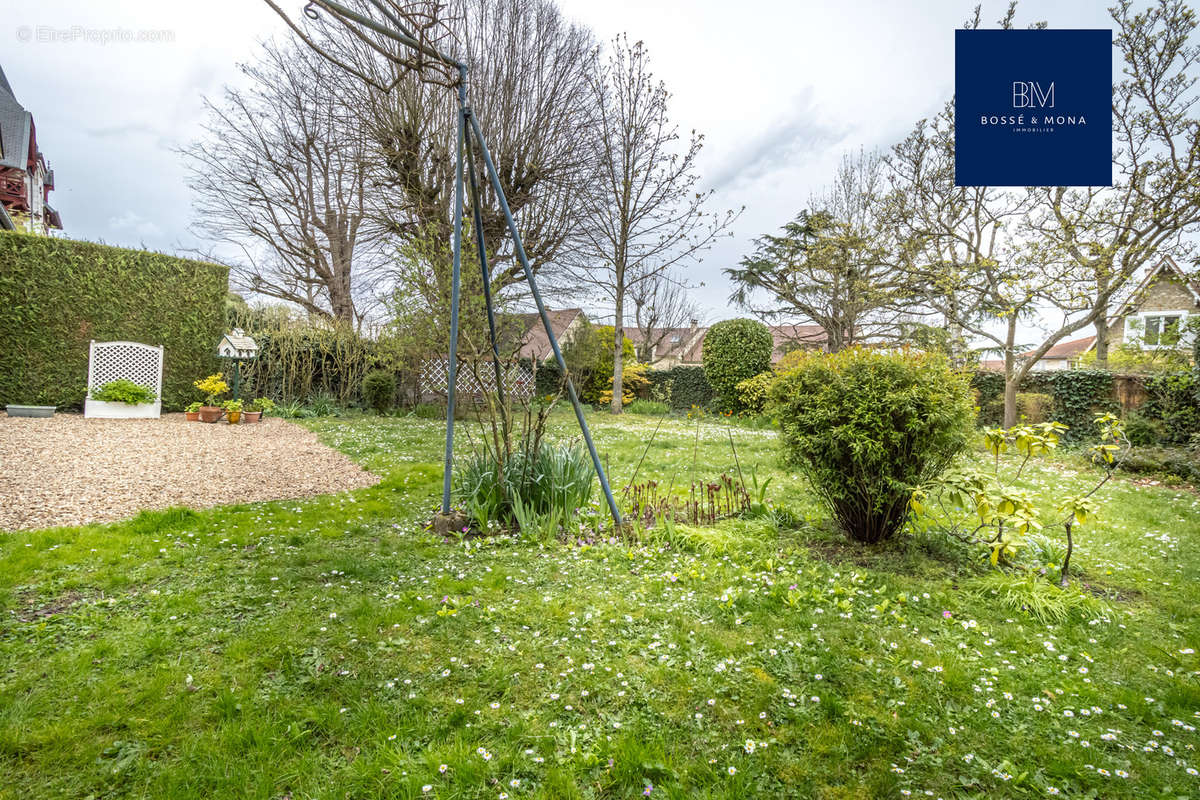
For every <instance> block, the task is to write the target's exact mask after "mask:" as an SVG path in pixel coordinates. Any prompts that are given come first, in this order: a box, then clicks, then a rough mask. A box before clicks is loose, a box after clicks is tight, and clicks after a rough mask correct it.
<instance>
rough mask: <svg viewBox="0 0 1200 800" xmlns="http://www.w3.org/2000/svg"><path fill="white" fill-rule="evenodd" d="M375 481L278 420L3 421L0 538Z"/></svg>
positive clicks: (2, 417) (63, 417) (1, 417)
mask: <svg viewBox="0 0 1200 800" xmlns="http://www.w3.org/2000/svg"><path fill="white" fill-rule="evenodd" d="M378 482H379V478H378V476H376V475H372V474H371V473H369V472H367V471H366V470H364V469H363V468H362V467H360V466H358V465H357V464H355V463H354V462H353V461H351V460H350V459H349V458H347V457H346V456H344V455H343V454H341V453H339V452H338V451H336V450H333V449H331V448H329V447H326V446H325V445H323V444H322V443H321V442H320V441H319V440H318V439H317V437H316V435H315V434H313V433H312V432H311V431H308V430H306V429H305V428H302V427H300V426H299V425H295V424H293V423H290V422H286V421H284V420H281V419H274V418H268V419H264V420H262V421H261V422H259V423H255V424H240V425H227V424H225V423H224V422H219V423H215V424H205V423H201V422H188V421H187V420H186V419H185V418H184V416H183V415H182V414H164V415H163V416H162V418H161V419H84V418H83V416H82V415H80V414H57V415H55V416H54V417H51V418H49V419H30V418H16V417H9V416H7V415H6V414H3V413H0V530H17V529H24V528H45V527H51V526H56V525H82V524H86V523H90V522H107V521H111V520H119V519H125V518H128V517H132V516H134V515H136V514H137V513H138V512H139V511H142V510H144V509H154V508H167V507H169V506H188V507H190V508H207V507H210V506H217V505H226V504H230V503H248V502H260V501H264V500H283V499H295V498H301V497H311V496H313V495H319V494H329V493H333V492H341V491H345V490H347V489H357V488H361V487H364V486H371V485H374V484H375V483H378Z"/></svg>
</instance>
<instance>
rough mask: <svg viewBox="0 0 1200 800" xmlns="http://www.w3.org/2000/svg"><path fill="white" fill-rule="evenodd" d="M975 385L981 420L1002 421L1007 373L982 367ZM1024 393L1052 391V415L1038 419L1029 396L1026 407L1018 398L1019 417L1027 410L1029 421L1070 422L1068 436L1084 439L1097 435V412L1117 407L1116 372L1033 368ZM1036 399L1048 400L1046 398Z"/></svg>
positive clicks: (988, 422)
mask: <svg viewBox="0 0 1200 800" xmlns="http://www.w3.org/2000/svg"><path fill="white" fill-rule="evenodd" d="M971 388H972V389H974V390H975V392H976V395H977V398H976V403H977V405H978V406H979V409H980V413H979V422H980V423H981V424H984V425H999V424H1000V423H1001V422H1002V421H1003V414H1004V375H1003V374H1001V373H999V372H991V371H988V370H979V371H977V372H975V373H974V374H972V376H971ZM1020 394H1036V395H1049V396H1050V397H1051V398H1052V401H1053V402H1052V403H1051V404H1050V405H1051V409H1050V411H1049V416H1048V417H1047V419H1044V420H1035V419H1034V415H1032V414H1030V413H1029V411H1030V410H1031V407H1030V405H1029V400H1028V399H1027V400H1026V406H1025V408H1024V409H1022V405H1021V403H1022V401H1021V399H1020V397H1018V400H1017V412H1018V418H1020V415H1021V414H1022V413H1024V414H1025V415H1026V416H1027V417H1028V418H1029V421H1047V420H1048V421H1052V422H1060V423H1062V424H1063V425H1065V426H1067V431H1066V432H1065V433H1064V439H1066V440H1067V441H1072V442H1073V441H1081V440H1083V439H1085V438H1087V437H1090V436H1094V435H1095V427H1094V426H1093V425H1092V424H1091V423H1092V418H1093V417H1095V416H1096V414H1099V413H1103V412H1107V411H1112V410H1114V409H1115V407H1116V406H1115V401H1114V400H1113V375H1112V373H1111V372H1108V371H1106V370H1102V369H1065V370H1058V371H1055V372H1031V373H1029V374H1028V375H1026V376H1025V380H1023V381H1022V382H1021V386H1020V391H1019V392H1018V395H1020ZM1036 402H1037V403H1038V404H1039V405H1040V404H1044V403H1045V400H1044V399H1043V398H1037V400H1036Z"/></svg>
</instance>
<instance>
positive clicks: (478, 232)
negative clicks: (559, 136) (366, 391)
mask: <svg viewBox="0 0 1200 800" xmlns="http://www.w3.org/2000/svg"><path fill="white" fill-rule="evenodd" d="M371 4H372V5H373V6H375V8H376V9H378V10H379V12H380V13H381V14H383V16H384V17H385V18H386V19H387V21H388V22H389V23H390V24H391V25H392V26H393V27H391V28H389V27H388V26H387V25H383V24H381V23H379V22H377V21H376V20H373V19H371V18H370V17H367V16H364V15H362V14H359V13H358V12H356V11H353V10H351V9H349V8H346V7H345V6H343V5H341V4H340V3H337V2H334V1H333V0H316V2H310V3H309V4H308V6H306V8H305V13H306V14H308V15H309V16H312V15H313V14H312V13H311V9H312V7H313V6H314V5H315V6H322V7H325V8H327V9H329V10H330V11H333V12H334V13H335V14H337V15H339V16H341V17H344V18H345V19H348V20H351V21H353V22H356V23H358V24H359V25H362V26H363V27H365V28H369V29H371V30H372V31H375V32H376V33H378V34H380V35H382V36H386V37H387V38H389V39H392V40H393V41H396V42H399V43H400V44H403V45H405V46H407V47H410V48H413V49H414V50H417V51H418V52H420V53H422V54H424V55H427V56H429V57H430V58H433V59H435V60H437V61H440V62H441V63H443V64H445V65H447V66H449V67H452V68H454V69H456V70H458V137H457V138H458V145H457V153H456V155H457V159H456V164H455V175H454V234H453V241H452V248H453V266H452V278H451V291H450V354H449V355H450V358H449V361H450V363H449V368H448V373H449V375H448V382H447V387H446V457H445V471H444V474H443V478H442V513H443V514H449V513H450V484H451V478H452V476H453V470H454V410H455V401H456V394H457V388H458V387H457V383H458V310H459V295H460V293H461V286H462V282H461V273H462V227H463V226H462V223H463V206H464V202H463V195H464V186H463V173H464V168H463V166H464V158H463V154H464V151H465V152H466V153H467V154H468V166H469V169H468V170H467V172H468V179H469V181H470V184H471V213H472V218H473V227H474V229H475V246H476V249H477V250H478V254H479V266H480V269H481V270H482V273H483V296H484V302H485V305H486V306H487V316H488V331H489V336H490V339H491V345H492V356H493V364H494V365H495V369H496V391H497V393H498V395H499V400H500V402H501V403H502V404H503V403H504V402H505V398H504V380H503V374H502V372H501V367H500V349H499V343H498V342H497V339H496V312H495V306H494V305H493V303H492V290H491V276H490V272H489V269H488V260H487V248H486V243H485V242H484V237H483V226H482V220H483V210H482V208H481V207H480V202H479V184H478V181H477V178H476V174H475V159H474V150H473V147H472V142H474V143H475V144H477V145H478V146H479V152H480V155H481V156H482V157H483V164H484V167H485V169H486V171H487V177H488V180H489V181H490V183H491V185H492V189H493V190H494V191H495V192H496V198H497V199H498V200H499V203H500V210H501V211H502V212H503V213H504V219H505V221H506V222H507V223H508V230H509V232H510V233H511V234H512V238H513V249H514V251H515V253H516V256H517V260H518V261H520V262H521V268H522V269H523V270H524V272H525V280H526V281H528V283H529V290H530V293H531V294H532V295H533V302H534V303H535V304H536V306H537V311H538V316H539V317H540V318H541V320H542V326H543V327H544V328H545V329H546V336H547V338H548V339H549V340H550V347H551V349H552V350H553V351H554V359H555V361H557V362H558V366H559V368H560V369H561V370H562V373H563V376H564V379H565V382H566V389H567V397H568V398H569V399H570V401H571V407H572V408H574V409H575V419H576V420H577V421H578V422H579V430H580V431H581V432H582V433H583V440H584V442H586V443H587V449H588V453H589V454H590V455H591V458H592V465H593V466H594V467H595V469H596V477H597V478H599V480H600V488H601V489H602V490H603V491H604V498H605V500H607V501H608V509H609V511H610V512H611V513H612V519H613V524H614V525H616V526H617V527H618V528H619V527H620V526H621V512H620V511H619V510H618V508H617V501H616V500H615V499H614V497H613V493H612V488H611V487H610V486H609V483H608V475H607V474H606V473H605V471H604V465H603V464H601V463H600V454H599V453H598V452H597V451H596V444H595V442H593V441H592V434H591V431H590V430H588V424H587V420H586V419H585V418H584V414H583V406H582V405H581V404H580V402H579V396H578V394H577V393H576V391H575V384H574V382H573V381H572V380H571V374H570V372H569V371H568V369H567V363H566V361H565V360H564V359H563V354H562V348H560V347H559V344H558V338H557V337H556V336H555V335H554V328H553V326H551V324H550V316H549V314H547V313H546V305H545V303H544V302H542V295H541V292H539V291H538V286H537V281H536V280H535V279H534V274H533V268H532V267H531V266H530V264H529V258H528V256H526V255H525V247H524V245H523V244H522V242H521V233H520V231H519V230H517V223H516V220H515V219H513V215H512V210H511V209H510V208H509V206H508V198H507V197H506V196H505V194H504V187H503V186H501V184H500V175H499V173H498V172H497V171H496V166H495V164H494V163H493V162H492V154H491V151H489V150H488V146H487V142H486V141H485V140H484V138H483V132H482V130H480V127H479V120H478V119H477V118H476V116H475V114H474V113H473V112H472V111H471V106H470V105H469V104H468V103H467V65H466V64H463V63H462V62H460V61H458V60H457V59H454V58H451V57H450V56H448V55H446V54H445V53H442V52H441V51H440V50H438V49H436V48H434V47H432V46H430V45H427V44H425V43H423V42H421V41H420V40H419V39H417V37H416V36H414V35H413V33H412V32H411V31H409V30H408V28H407V27H406V26H405V25H404V24H403V23H402V22H401V21H400V20H399V19H397V18H396V16H395V15H394V14H392V13H390V12H389V11H388V10H387V9H386V8H385V7H384V6H383V5H382V4H381V3H379V2H377V1H376V0H371Z"/></svg>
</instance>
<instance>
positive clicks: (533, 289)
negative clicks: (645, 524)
mask: <svg viewBox="0 0 1200 800" xmlns="http://www.w3.org/2000/svg"><path fill="white" fill-rule="evenodd" d="M463 113H464V115H465V116H466V117H467V118H468V119H469V120H470V121H471V130H472V131H473V132H474V134H475V141H477V142H479V150H480V152H481V153H482V154H483V163H484V166H486V167H487V171H488V177H490V178H491V181H492V188H493V189H494V190H495V191H496V198H497V199H498V200H499V201H500V210H501V211H503V212H504V219H505V220H506V221H507V222H508V230H509V231H510V232H511V233H512V237H513V249H514V250H516V253H517V260H518V261H520V262H521V268H522V269H524V270H525V280H527V281H528V282H529V291H530V293H531V294H532V295H533V302H534V303H535V304H536V305H537V310H538V315H539V316H540V317H541V318H542V325H543V326H544V327H545V328H546V336H547V338H549V339H550V348H551V349H552V350H553V351H554V358H555V360H557V361H558V366H559V367H560V368H561V369H562V371H563V376H564V377H565V378H566V382H567V397H569V398H570V400H571V406H572V407H573V408H574V409H575V419H577V420H578V421H579V429H580V431H582V432H583V441H584V442H586V443H587V449H588V452H589V453H591V456H592V464H593V465H594V466H595V467H596V477H598V478H599V479H600V488H601V489H603V490H604V498H605V499H606V500H607V501H608V510H609V511H611V512H612V518H613V524H614V525H616V526H617V527H620V525H621V512H620V511H618V510H617V501H616V500H615V499H613V493H612V489H611V488H609V485H608V476H607V475H605V474H604V466H603V465H602V464H601V463H600V454H599V453H597V452H596V445H595V443H593V442H592V434H591V432H590V431H589V430H588V425H587V420H586V419H584V416H583V407H582V406H581V405H580V404H579V397H578V396H576V394H575V384H574V382H573V381H572V380H571V375H570V373H569V372H568V371H567V362H566V361H565V360H564V359H563V354H562V350H561V349H560V348H559V346H558V339H557V338H556V337H555V336H554V328H553V327H552V326H551V325H550V316H549V315H548V314H547V313H546V306H545V304H544V303H543V302H542V295H541V292H539V291H538V288H537V283H536V282H535V281H534V278H533V268H532V267H531V266H529V257H528V256H526V255H525V246H524V245H523V244H521V233H520V231H518V230H517V222H516V220H515V219H513V215H512V210H511V209H509V207H508V198H507V197H505V196H504V187H503V186H501V185H500V175H499V173H497V172H496V165H495V164H493V163H492V154H491V153H490V152H488V146H487V142H485V141H484V140H483V132H482V131H481V130H480V129H479V120H478V119H476V118H475V115H474V114H473V113H471V109H469V108H467V109H465V110H464V112H463ZM460 165H461V162H460Z"/></svg>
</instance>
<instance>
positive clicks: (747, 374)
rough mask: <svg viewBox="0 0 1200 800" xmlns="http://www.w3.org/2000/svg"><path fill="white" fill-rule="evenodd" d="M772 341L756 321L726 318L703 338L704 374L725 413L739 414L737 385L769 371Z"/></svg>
mask: <svg viewBox="0 0 1200 800" xmlns="http://www.w3.org/2000/svg"><path fill="white" fill-rule="evenodd" d="M774 348H775V340H774V339H773V338H772V337H771V329H770V328H768V327H767V326H766V325H764V324H762V323H761V322H759V321H758V320H753V319H727V320H722V321H721V322H718V323H716V324H715V325H713V326H712V327H711V328H709V329H708V333H707V334H705V336H704V352H703V355H702V356H701V358H702V360H703V362H704V374H705V375H707V376H708V382H709V383H710V384H712V387H713V390H714V391H715V392H716V394H717V399H718V400H719V401H720V403H721V406H722V407H723V408H724V410H726V411H742V410H743V409H742V408H741V403H740V400H739V398H738V392H737V385H738V384H739V383H741V382H742V381H744V380H746V379H747V378H753V377H754V376H755V375H757V374H759V373H760V372H766V371H767V370H768V369H770V368H771V351H772V350H773V349H774Z"/></svg>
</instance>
